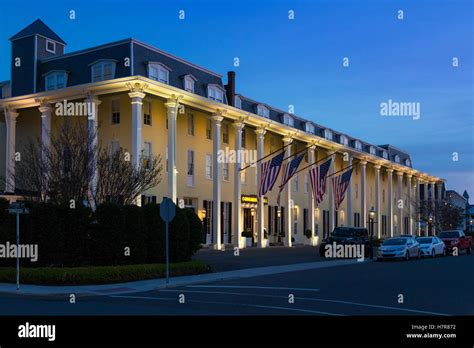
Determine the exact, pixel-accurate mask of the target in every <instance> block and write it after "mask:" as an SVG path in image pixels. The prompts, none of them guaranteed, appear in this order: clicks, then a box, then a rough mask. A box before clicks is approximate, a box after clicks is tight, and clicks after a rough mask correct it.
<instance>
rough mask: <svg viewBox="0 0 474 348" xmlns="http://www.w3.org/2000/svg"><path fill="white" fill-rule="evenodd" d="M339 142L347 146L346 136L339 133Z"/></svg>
mask: <svg viewBox="0 0 474 348" xmlns="http://www.w3.org/2000/svg"><path fill="white" fill-rule="evenodd" d="M339 142H340V143H341V144H342V145H344V146H347V144H348V143H349V140H348V139H347V137H346V136H345V135H341V136H340V137H339Z"/></svg>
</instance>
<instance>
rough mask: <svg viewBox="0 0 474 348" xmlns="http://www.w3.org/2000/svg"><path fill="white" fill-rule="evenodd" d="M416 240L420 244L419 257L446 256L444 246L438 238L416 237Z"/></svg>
mask: <svg viewBox="0 0 474 348" xmlns="http://www.w3.org/2000/svg"><path fill="white" fill-rule="evenodd" d="M416 240H417V241H418V243H420V250H421V256H430V257H432V258H435V257H436V255H443V256H445V255H446V245H444V242H443V241H442V240H441V239H439V238H438V237H436V236H434V237H418V238H417V239H416Z"/></svg>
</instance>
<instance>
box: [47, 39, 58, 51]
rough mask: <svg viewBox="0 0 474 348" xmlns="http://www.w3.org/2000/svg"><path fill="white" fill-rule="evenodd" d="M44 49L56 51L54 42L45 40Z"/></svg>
mask: <svg viewBox="0 0 474 348" xmlns="http://www.w3.org/2000/svg"><path fill="white" fill-rule="evenodd" d="M46 51H47V52H49V53H56V42H54V41H51V40H46Z"/></svg>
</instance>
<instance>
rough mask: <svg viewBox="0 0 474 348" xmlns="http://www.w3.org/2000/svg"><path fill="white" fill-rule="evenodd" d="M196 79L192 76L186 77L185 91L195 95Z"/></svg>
mask: <svg viewBox="0 0 474 348" xmlns="http://www.w3.org/2000/svg"><path fill="white" fill-rule="evenodd" d="M195 81H196V79H195V78H194V76H192V75H186V76H185V77H184V90H186V91H188V92H190V93H194V82H195Z"/></svg>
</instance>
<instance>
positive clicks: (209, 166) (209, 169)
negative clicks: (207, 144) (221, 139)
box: [206, 154, 212, 179]
mask: <svg viewBox="0 0 474 348" xmlns="http://www.w3.org/2000/svg"><path fill="white" fill-rule="evenodd" d="M206 178H207V179H212V155H209V154H207V155H206Z"/></svg>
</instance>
